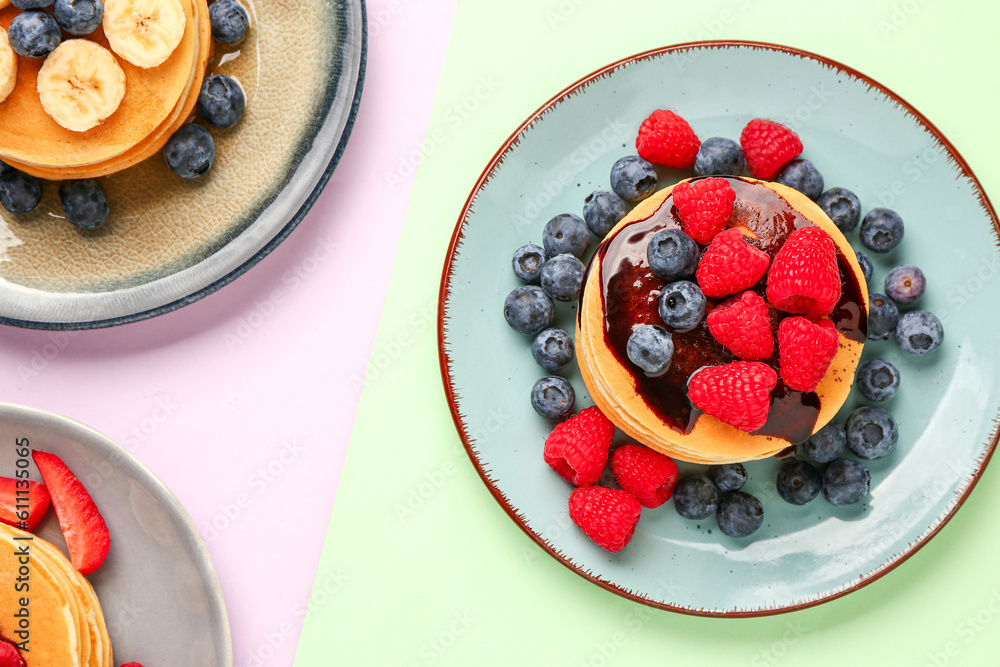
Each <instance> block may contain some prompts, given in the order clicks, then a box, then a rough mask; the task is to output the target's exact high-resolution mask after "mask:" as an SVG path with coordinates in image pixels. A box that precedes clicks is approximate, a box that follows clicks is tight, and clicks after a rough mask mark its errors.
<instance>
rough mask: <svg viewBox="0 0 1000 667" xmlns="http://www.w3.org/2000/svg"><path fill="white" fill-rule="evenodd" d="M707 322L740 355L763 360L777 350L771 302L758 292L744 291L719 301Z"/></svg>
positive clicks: (750, 359) (724, 343) (728, 346)
mask: <svg viewBox="0 0 1000 667" xmlns="http://www.w3.org/2000/svg"><path fill="white" fill-rule="evenodd" d="M706 322H707V323H708V330H709V331H710V332H711V333H712V335H713V336H714V337H715V339H716V340H717V341H719V342H720V343H722V344H723V345H724V346H725V347H726V348H727V349H728V350H729V351H730V352H732V353H733V354H735V355H736V356H737V357H739V358H740V359H743V360H745V361H763V360H765V359H769V358H770V357H771V355H772V354H774V335H773V334H772V333H771V318H770V315H769V314H768V309H767V303H766V302H765V301H764V299H762V298H761V297H760V295H758V294H756V293H754V292H749V291H748V292H743V293H742V294H739V295H737V296H734V297H732V298H731V299H728V300H727V301H724V302H723V303H721V304H719V305H718V306H716V307H715V308H713V309H712V312H710V313H709V314H708V317H707V318H706Z"/></svg>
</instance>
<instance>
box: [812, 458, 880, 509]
mask: <svg viewBox="0 0 1000 667" xmlns="http://www.w3.org/2000/svg"><path fill="white" fill-rule="evenodd" d="M870 485H871V475H870V474H869V473H868V468H866V467H864V466H863V465H861V464H860V463H858V462H857V461H855V460H854V459H837V460H836V461H834V462H833V463H831V464H830V465H828V466H827V467H826V470H824V471H823V497H824V498H826V499H827V501H828V502H829V503H830V504H831V505H836V506H837V507H847V506H849V505H855V504H857V503H859V502H861V501H862V500H863V499H864V497H865V496H867V495H868V490H869V487H870Z"/></svg>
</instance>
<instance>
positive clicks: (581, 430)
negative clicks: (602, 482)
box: [544, 406, 615, 486]
mask: <svg viewBox="0 0 1000 667" xmlns="http://www.w3.org/2000/svg"><path fill="white" fill-rule="evenodd" d="M614 434H615V425H614V424H612V423H611V420H610V419H608V418H607V417H605V416H604V413H602V412H601V410H600V409H599V408H597V407H596V406H591V407H589V408H587V409H585V410H581V411H580V412H579V413H578V414H576V415H574V416H573V417H570V418H569V419H567V420H566V421H564V422H562V423H561V424H558V425H557V426H556V427H555V428H554V429H553V430H552V433H550V434H549V437H548V438H546V440H545V452H544V457H545V462H546V463H547V464H549V466H551V468H552V469H553V470H555V471H556V472H557V473H558V474H559V476H560V477H562V478H563V479H565V480H566V481H567V482H570V483H571V484H576V485H577V486H589V485H590V484H593V483H595V482H596V481H597V480H598V479H600V477H601V473H603V472H604V466H605V464H607V462H608V450H609V449H610V447H611V438H612V437H614Z"/></svg>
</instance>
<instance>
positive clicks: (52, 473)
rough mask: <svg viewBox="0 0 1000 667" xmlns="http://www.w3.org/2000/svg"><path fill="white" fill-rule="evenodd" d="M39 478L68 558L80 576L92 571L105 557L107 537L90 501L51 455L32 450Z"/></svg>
mask: <svg viewBox="0 0 1000 667" xmlns="http://www.w3.org/2000/svg"><path fill="white" fill-rule="evenodd" d="M31 458H33V459H34V460H35V465H36V466H38V471H39V472H40V473H42V479H43V480H44V481H45V484H46V486H48V487H49V495H50V496H51V497H52V506H53V507H54V508H55V510H56V518H57V519H59V527H60V528H62V532H63V537H64V538H66V547H67V548H68V549H69V558H70V561H71V562H72V563H73V567H75V568H76V569H77V571H78V572H79V573H80V574H83V575H87V574H90V573H91V572H93V571H94V570H96V569H97V568H99V567H100V566H101V564H102V563H103V562H104V559H105V558H107V556H108V550H109V549H110V548H111V536H110V535H109V534H108V526H107V524H106V523H104V517H102V516H101V513H100V512H98V511H97V505H95V504H94V499H93V498H91V497H90V494H89V493H87V489H85V488H84V487H83V484H82V483H81V482H80V480H78V479H77V478H76V476H75V475H74V474H73V473H72V471H70V469H69V468H67V467H66V464H65V463H63V462H62V459H60V458H59V457H58V456H56V455H55V454H49V453H48V452H43V451H39V450H37V449H36V450H35V451H34V452H32V453H31Z"/></svg>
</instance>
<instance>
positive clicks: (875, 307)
mask: <svg viewBox="0 0 1000 667" xmlns="http://www.w3.org/2000/svg"><path fill="white" fill-rule="evenodd" d="M897 322H899V309H898V308H896V304H895V303H894V302H893V301H892V299H890V298H889V297H887V296H886V295H884V294H869V295H868V338H869V340H885V339H886V338H888V337H889V336H891V335H892V332H893V331H895V330H896V323H897Z"/></svg>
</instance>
